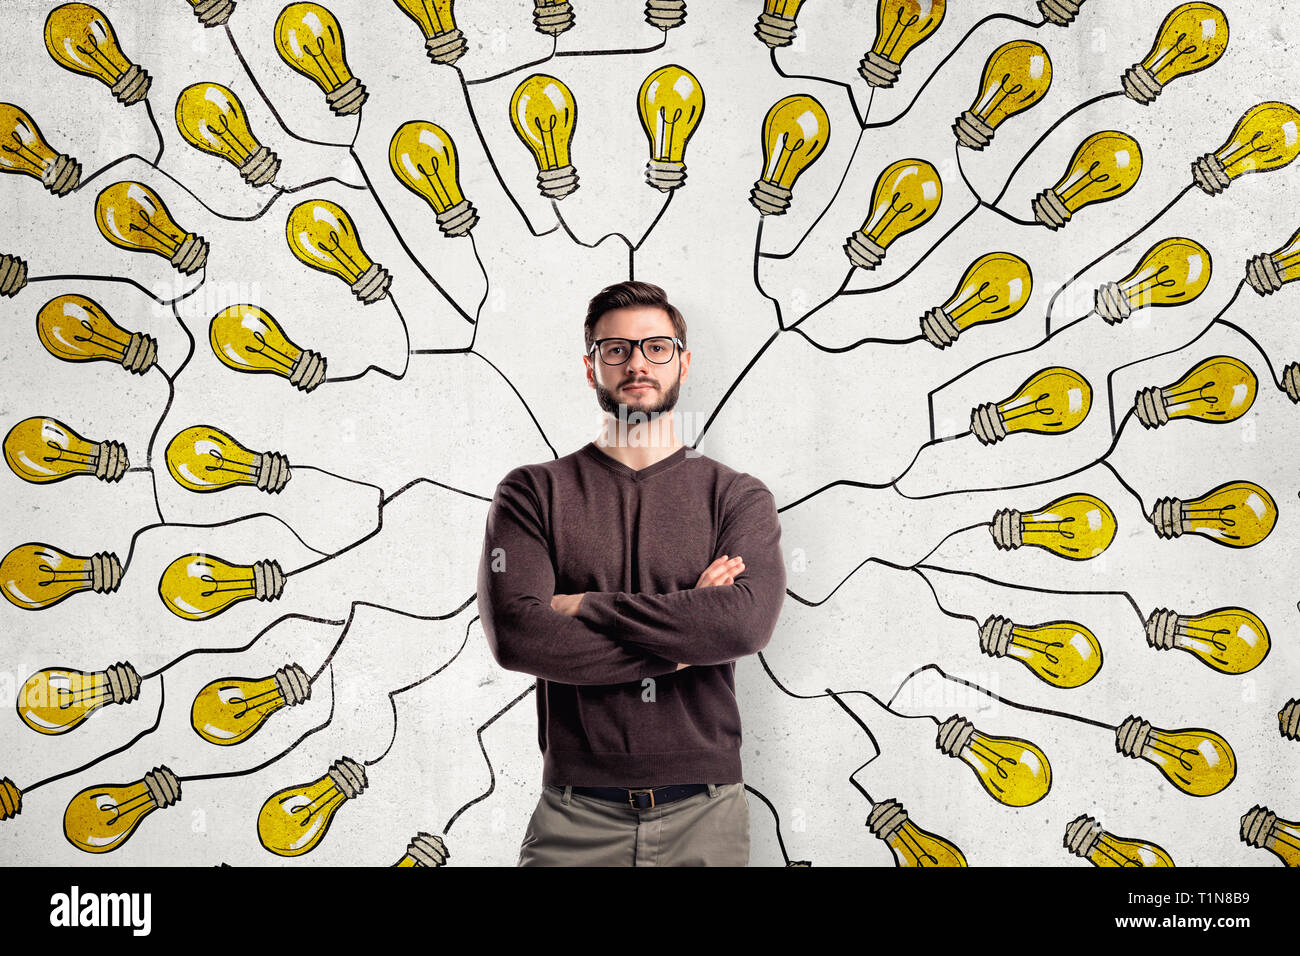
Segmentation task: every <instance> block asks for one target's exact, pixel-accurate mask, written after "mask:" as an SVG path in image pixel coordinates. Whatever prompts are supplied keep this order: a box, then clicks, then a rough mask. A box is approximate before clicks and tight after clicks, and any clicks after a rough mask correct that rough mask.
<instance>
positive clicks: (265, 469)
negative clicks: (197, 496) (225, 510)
mask: <svg viewBox="0 0 1300 956" xmlns="http://www.w3.org/2000/svg"><path fill="white" fill-rule="evenodd" d="M167 470H168V471H170V472H171V475H172V477H173V478H175V479H176V483H177V484H179V485H180V486H181V487H182V488H186V489H188V490H189V491H196V492H199V493H205V492H211V491H221V490H222V489H224V488H233V487H235V486H236V485H249V486H251V487H253V488H256V489H257V490H258V491H265V492H268V493H269V494H278V493H279V492H281V491H283V490H284V486H285V485H287V484H288V483H289V479H290V478H292V477H293V472H292V471H291V470H290V468H289V459H288V458H286V457H285V456H284V455H281V454H278V453H276V452H273V451H265V452H255V451H250V450H249V449H247V448H245V447H244V446H243V445H241V444H240V443H239V442H237V441H236V440H235V439H234V438H233V437H231V436H230V435H228V434H227V433H226V432H223V431H222V430H221V429H220V428H214V427H213V426H211V425H195V426H194V427H192V428H186V429H185V430H183V431H179V432H177V433H176V437H174V438H173V439H172V440H171V442H170V443H169V444H168V445H167Z"/></svg>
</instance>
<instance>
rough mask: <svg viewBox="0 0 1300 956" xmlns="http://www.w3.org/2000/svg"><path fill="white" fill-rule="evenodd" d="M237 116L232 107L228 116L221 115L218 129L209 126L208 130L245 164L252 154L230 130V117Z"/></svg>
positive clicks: (235, 133) (236, 134)
mask: <svg viewBox="0 0 1300 956" xmlns="http://www.w3.org/2000/svg"><path fill="white" fill-rule="evenodd" d="M238 115H239V114H238V113H237V112H236V111H235V107H234V106H233V105H232V106H231V107H230V115H229V116H227V115H226V114H225V113H222V114H221V116H220V118H219V121H220V128H216V127H213V126H209V127H208V129H210V130H211V131H212V132H213V133H214V134H215V135H216V137H217V139H219V140H221V142H223V143H225V144H226V146H228V147H229V148H230V151H231V152H232V153H234V154H235V155H236V156H238V157H239V161H240V162H241V163H246V162H248V158H249V157H250V156H252V155H253V154H252V152H251V151H250V150H249V149H248V147H247V146H245V145H244V142H243V140H241V139H240V138H239V134H238V133H237V132H235V131H234V130H232V129H231V128H230V117H231V116H236V117H237V116H238Z"/></svg>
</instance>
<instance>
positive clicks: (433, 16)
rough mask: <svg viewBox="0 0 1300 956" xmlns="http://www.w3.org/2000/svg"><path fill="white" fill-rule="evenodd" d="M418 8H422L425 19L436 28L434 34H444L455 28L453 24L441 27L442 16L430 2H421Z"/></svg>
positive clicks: (424, 0) (427, 0)
mask: <svg viewBox="0 0 1300 956" xmlns="http://www.w3.org/2000/svg"><path fill="white" fill-rule="evenodd" d="M420 6H421V7H423V8H424V15H425V18H426V19H427V20H428V21H429V22H430V23H432V24H435V25H436V26H437V27H438V29H437V31H436V32H438V33H446V32H447V31H448V30H454V29H455V28H456V25H455V24H454V23H453V24H452V25H451V26H444V25H443V22H442V14H440V13H439V12H438V8H437V7H436V6H434V4H433V2H432V0H423V2H422V3H421V4H420Z"/></svg>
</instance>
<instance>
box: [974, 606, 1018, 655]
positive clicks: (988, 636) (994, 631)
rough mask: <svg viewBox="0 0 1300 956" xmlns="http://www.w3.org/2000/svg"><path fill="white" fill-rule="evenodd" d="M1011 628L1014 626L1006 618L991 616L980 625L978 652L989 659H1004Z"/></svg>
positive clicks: (1009, 643)
mask: <svg viewBox="0 0 1300 956" xmlns="http://www.w3.org/2000/svg"><path fill="white" fill-rule="evenodd" d="M1013 628H1015V624H1013V623H1012V622H1011V621H1010V620H1009V619H1008V618H1005V617H998V616H997V615H996V614H994V615H992V616H991V617H990V618H989V619H988V620H987V621H985V622H984V623H983V624H981V625H980V650H981V651H983V652H984V653H985V654H987V655H988V656H989V657H1006V656H1007V648H1009V647H1010V646H1011V637H1012V634H1011V631H1012V629H1013Z"/></svg>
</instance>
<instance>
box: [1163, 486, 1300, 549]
mask: <svg viewBox="0 0 1300 956" xmlns="http://www.w3.org/2000/svg"><path fill="white" fill-rule="evenodd" d="M1182 513H1183V521H1184V524H1185V525H1187V528H1186V530H1188V531H1194V532H1196V533H1197V534H1200V535H1204V536H1205V537H1207V538H1210V539H1212V540H1214V541H1217V542H1218V543H1219V544H1226V545H1229V546H1230V547H1234V548H1249V547H1251V546H1252V545H1256V544H1259V543H1260V542H1261V541H1263V540H1264V539H1265V538H1267V537H1268V535H1269V532H1271V531H1272V530H1273V526H1274V525H1275V524H1276V523H1277V505H1276V504H1274V503H1273V498H1272V496H1271V495H1269V493H1268V492H1267V491H1265V490H1264V489H1263V488H1261V487H1260V486H1259V485H1257V484H1255V483H1254V482H1250V481H1230V482H1228V483H1227V484H1223V485H1219V486H1218V487H1217V488H1215V489H1213V490H1211V491H1208V492H1206V493H1205V494H1203V495H1202V496H1201V497H1199V498H1193V499H1191V500H1190V501H1184V502H1183V507H1182Z"/></svg>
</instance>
